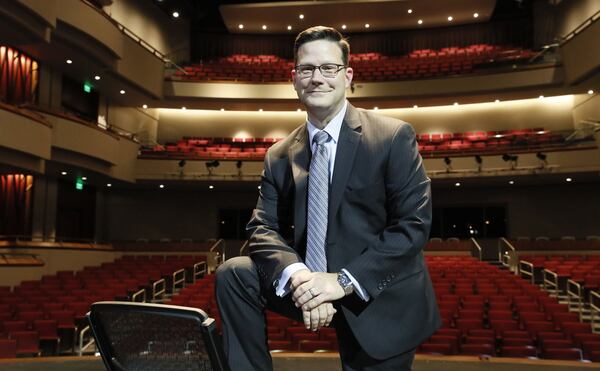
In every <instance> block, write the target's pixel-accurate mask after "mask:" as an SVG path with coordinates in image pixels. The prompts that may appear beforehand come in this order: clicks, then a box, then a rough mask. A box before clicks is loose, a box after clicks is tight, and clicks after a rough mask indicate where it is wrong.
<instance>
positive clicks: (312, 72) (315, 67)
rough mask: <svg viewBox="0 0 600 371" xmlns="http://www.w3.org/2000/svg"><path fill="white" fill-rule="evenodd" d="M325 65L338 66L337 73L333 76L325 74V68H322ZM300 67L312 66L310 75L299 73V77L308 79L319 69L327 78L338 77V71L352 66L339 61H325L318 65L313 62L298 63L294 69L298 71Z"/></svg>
mask: <svg viewBox="0 0 600 371" xmlns="http://www.w3.org/2000/svg"><path fill="white" fill-rule="evenodd" d="M323 66H336V67H337V70H336V71H335V74H334V75H333V76H331V77H327V76H325V75H323V70H321V67H323ZM298 67H312V71H311V75H310V76H302V75H300V74H298V77H300V78H301V79H307V78H309V77H313V76H314V75H315V70H319V72H320V73H321V76H323V77H325V78H326V79H334V78H336V77H337V75H338V73H340V71H341V70H343V69H345V68H348V67H350V66H347V65H345V64H338V63H323V64H321V65H318V66H313V65H312V64H297V65H295V66H294V70H295V71H298Z"/></svg>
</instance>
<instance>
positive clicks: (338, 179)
mask: <svg viewBox="0 0 600 371" xmlns="http://www.w3.org/2000/svg"><path fill="white" fill-rule="evenodd" d="M360 127H361V124H360V122H359V119H358V111H357V110H356V108H354V107H353V106H352V105H350V104H348V108H347V109H346V116H345V117H344V122H343V123H342V129H341V130H340V137H339V139H338V144H337V151H336V155H335V165H334V167H333V180H332V182H331V190H330V192H329V214H328V218H327V219H328V223H329V225H332V222H333V218H334V217H335V215H336V213H337V210H338V208H339V206H340V202H341V200H342V196H343V194H344V190H345V189H346V183H348V178H349V177H350V172H351V170H352V165H353V164H354V157H355V155H356V149H357V148H358V144H359V143H360V138H361V131H360Z"/></svg>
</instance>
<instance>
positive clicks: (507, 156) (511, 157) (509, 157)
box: [502, 153, 519, 169]
mask: <svg viewBox="0 0 600 371" xmlns="http://www.w3.org/2000/svg"><path fill="white" fill-rule="evenodd" d="M502 159H503V160H504V161H505V162H510V168H511V169H514V168H515V166H516V165H517V160H519V156H516V155H510V154H508V153H505V154H503V155H502Z"/></svg>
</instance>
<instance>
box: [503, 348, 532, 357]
mask: <svg viewBox="0 0 600 371" xmlns="http://www.w3.org/2000/svg"><path fill="white" fill-rule="evenodd" d="M500 355H501V356H502V357H515V358H518V357H527V358H529V357H537V350H536V349H535V347H533V346H503V347H502V348H500Z"/></svg>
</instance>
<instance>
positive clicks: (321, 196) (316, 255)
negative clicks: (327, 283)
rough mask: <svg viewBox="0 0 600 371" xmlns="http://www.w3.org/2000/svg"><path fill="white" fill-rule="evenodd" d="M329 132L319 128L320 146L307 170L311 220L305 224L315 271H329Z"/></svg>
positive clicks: (309, 264)
mask: <svg viewBox="0 0 600 371" xmlns="http://www.w3.org/2000/svg"><path fill="white" fill-rule="evenodd" d="M327 140H329V134H327V133H326V132H325V131H319V132H318V133H317V134H315V136H314V138H313V142H315V143H316V145H317V148H316V149H315V152H314V154H313V157H312V160H311V161H310V169H309V173H308V220H307V223H306V224H307V227H306V266H307V267H308V269H310V270H311V271H312V272H327V256H326V255H325V241H326V238H327V213H328V209H329V153H328V151H327V147H325V142H327Z"/></svg>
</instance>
